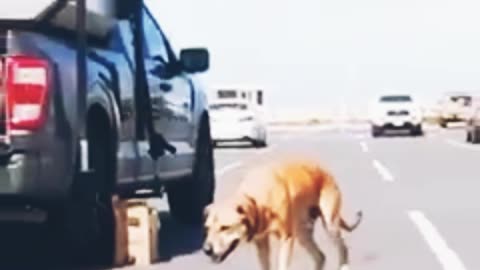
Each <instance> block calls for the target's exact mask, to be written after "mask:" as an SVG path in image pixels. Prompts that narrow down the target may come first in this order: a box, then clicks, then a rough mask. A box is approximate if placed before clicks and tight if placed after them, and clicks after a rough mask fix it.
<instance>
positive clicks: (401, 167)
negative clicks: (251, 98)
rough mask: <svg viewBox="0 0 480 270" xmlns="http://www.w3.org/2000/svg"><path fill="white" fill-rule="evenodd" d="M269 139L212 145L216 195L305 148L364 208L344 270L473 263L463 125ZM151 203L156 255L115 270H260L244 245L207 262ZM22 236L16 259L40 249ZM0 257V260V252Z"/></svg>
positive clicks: (473, 191)
mask: <svg viewBox="0 0 480 270" xmlns="http://www.w3.org/2000/svg"><path fill="white" fill-rule="evenodd" d="M269 138H270V145H269V147H268V148H264V149H261V150H257V149H253V148H250V147H244V146H241V145H240V146H239V147H221V148H218V149H216V150H215V163H216V174H217V191H216V194H215V195H216V196H215V197H216V200H221V199H223V198H225V197H227V196H229V195H230V194H231V193H232V192H234V190H235V188H236V187H237V185H238V184H239V182H240V181H241V178H242V175H243V174H244V173H245V170H246V169H247V168H249V167H250V166H252V164H258V163H260V162H262V161H264V160H269V159H271V158H274V157H278V156H282V155H289V154H292V153H296V154H306V155H309V156H313V157H315V158H317V159H318V160H320V161H321V162H322V163H323V164H325V165H326V166H327V167H328V168H329V169H330V170H331V171H332V172H333V173H334V174H335V175H336V177H337V179H338V182H339V185H340V188H341V190H342V191H343V194H344V195H343V199H344V207H345V214H344V215H345V218H346V219H347V220H353V219H354V217H355V216H354V213H355V212H356V211H357V210H362V211H363V212H364V218H363V222H362V224H361V225H360V226H359V227H358V229H357V230H356V231H354V232H353V233H351V234H348V235H347V237H346V241H347V243H348V246H349V248H350V255H351V269H358V270H367V269H368V270H385V269H389V270H400V269H401V270H404V269H422V270H467V269H468V270H477V269H480V260H478V259H477V256H478V255H477V248H476V243H478V242H480V241H479V240H480V234H478V233H477V230H478V228H479V227H480V211H479V210H480V197H479V196H477V193H478V190H479V188H480V183H479V182H477V181H478V179H479V176H480V170H479V169H477V168H478V166H476V164H477V163H478V162H479V161H480V145H468V144H466V143H464V138H465V134H464V131H463V130H462V129H449V130H443V129H438V128H429V129H428V130H427V132H426V135H425V136H424V137H408V136H388V137H382V138H377V139H373V138H372V137H370V135H369V132H368V129H367V128H365V127H359V128H354V127H341V128H339V129H335V128H331V129H328V128H325V129H324V128H322V129H304V128H300V129H296V130H276V131H272V133H271V134H270V137H269ZM154 203H156V204H157V206H158V208H159V209H160V218H161V230H160V236H159V238H160V240H159V242H160V254H161V257H162V261H161V262H159V263H157V264H155V265H151V266H148V267H125V268H122V269H127V270H130V269H132V270H133V269H135V270H137V269H148V270H183V269H193V268H196V269H217V270H223V269H228V270H243V269H260V268H259V265H258V262H257V258H256V255H255V251H254V249H253V247H252V246H248V245H244V246H241V247H239V249H238V250H237V251H236V252H234V253H233V254H232V255H231V257H229V258H228V259H227V260H226V261H225V262H224V263H223V264H220V265H213V264H212V263H210V261H209V260H208V258H207V257H206V256H204V255H203V254H202V252H201V251H200V248H201V245H202V230H201V228H192V227H188V226H185V225H181V224H179V223H176V222H175V221H174V220H173V219H171V218H169V215H168V207H167V205H166V203H165V199H160V200H156V201H154ZM2 231H5V232H7V234H8V233H9V232H10V230H2ZM25 238H27V239H30V241H28V245H24V244H23V245H21V246H20V247H18V248H19V250H20V251H22V252H13V254H15V255H16V256H18V260H20V261H21V260H24V259H23V254H25V253H24V252H23V251H24V250H25V249H26V248H29V247H31V248H32V250H37V251H38V249H35V244H41V243H38V241H37V240H33V239H35V238H30V236H28V235H25ZM15 239H16V238H15ZM15 239H12V240H11V241H12V242H11V243H16V241H15ZM315 239H316V240H317V241H318V243H319V244H320V246H321V247H322V249H323V250H325V251H326V254H327V267H326V269H336V268H335V263H336V262H337V258H336V257H337V256H336V253H335V252H334V251H333V249H332V244H331V242H330V241H329V240H328V239H327V238H326V237H325V235H324V233H323V231H322V227H321V225H320V224H317V227H316V235H315ZM2 241H5V238H2ZM6 241H8V240H6ZM43 241H48V240H43ZM7 243H8V242H7ZM9 247H10V246H9ZM52 255H53V256H55V254H52ZM42 256H43V255H42ZM0 258H1V260H2V261H3V259H4V258H5V254H4V253H2V254H1V256H0ZM274 265H275V264H274ZM0 268H2V267H0ZM2 269H3V268H2ZM8 269H12V268H8ZM28 269H34V268H28ZM39 269H44V268H43V267H39ZM300 269H302V270H303V269H313V263H312V261H311V260H310V258H309V257H308V256H307V255H306V253H305V252H304V250H303V249H301V248H300V247H298V246H296V248H295V251H294V256H293V261H292V265H291V270H300Z"/></svg>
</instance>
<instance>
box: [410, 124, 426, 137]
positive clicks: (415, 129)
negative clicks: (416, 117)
mask: <svg viewBox="0 0 480 270" xmlns="http://www.w3.org/2000/svg"><path fill="white" fill-rule="evenodd" d="M410 133H411V135H412V136H423V128H422V125H417V126H414V127H413V128H412V130H411V131H410Z"/></svg>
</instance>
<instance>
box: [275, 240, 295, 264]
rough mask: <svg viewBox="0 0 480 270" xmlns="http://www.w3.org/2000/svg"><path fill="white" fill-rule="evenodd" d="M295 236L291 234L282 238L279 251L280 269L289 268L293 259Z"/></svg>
mask: <svg viewBox="0 0 480 270" xmlns="http://www.w3.org/2000/svg"><path fill="white" fill-rule="evenodd" d="M292 251H293V238H292V237H291V236H290V237H288V238H284V239H281V240H280V249H279V252H278V270H288V268H289V266H290V262H291V260H292Z"/></svg>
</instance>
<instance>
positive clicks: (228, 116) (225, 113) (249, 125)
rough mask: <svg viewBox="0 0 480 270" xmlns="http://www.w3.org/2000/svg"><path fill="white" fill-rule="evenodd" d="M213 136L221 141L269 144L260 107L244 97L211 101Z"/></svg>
mask: <svg viewBox="0 0 480 270" xmlns="http://www.w3.org/2000/svg"><path fill="white" fill-rule="evenodd" d="M210 120H211V124H210V125H211V134H212V135H211V136H212V140H213V142H214V145H217V144H218V143H219V142H235V141H247V142H251V143H252V144H253V145H254V146H255V147H265V146H267V128H266V123H265V121H264V119H263V115H262V113H261V111H260V110H259V108H258V107H257V106H255V104H252V102H248V101H246V100H242V99H234V100H231V99H228V100H221V99H217V100H215V101H211V102H210Z"/></svg>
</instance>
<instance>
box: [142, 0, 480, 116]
mask: <svg viewBox="0 0 480 270" xmlns="http://www.w3.org/2000/svg"><path fill="white" fill-rule="evenodd" d="M146 1H147V2H148V4H149V6H150V8H151V9H152V11H153V12H154V13H155V14H156V16H157V19H158V20H159V21H160V23H161V24H162V26H163V28H164V31H165V32H167V33H168V35H169V36H170V37H171V41H172V43H173V45H174V46H175V47H177V48H180V47H188V46H197V45H204V46H208V48H209V49H210V50H211V54H212V68H211V70H210V72H209V73H208V74H207V75H206V76H205V78H204V80H205V82H206V83H207V85H214V84H221V83H229V84H230V83H237V82H238V83H249V84H254V83H260V84H264V85H268V86H269V87H270V89H267V90H268V91H270V93H269V95H268V98H269V100H268V101H269V102H270V105H271V107H272V108H273V109H277V110H278V109H280V108H282V109H284V108H285V110H287V109H288V108H291V107H294V106H297V105H298V106H300V107H301V108H306V109H313V108H319V111H325V110H327V111H328V110H329V109H331V108H335V109H337V108H338V105H339V104H340V100H342V99H343V100H345V102H346V104H347V105H348V106H349V107H351V108H353V109H355V110H356V109H359V108H362V107H363V106H365V104H366V102H367V100H368V98H370V97H371V96H372V95H373V94H375V93H377V92H381V91H385V90H388V91H389V92H392V91H393V92H403V91H407V92H410V93H413V94H417V95H419V98H422V99H423V100H427V101H429V100H430V101H431V100H432V99H431V98H430V97H433V98H436V97H437V96H438V95H439V94H440V93H442V92H443V91H449V90H470V91H476V90H480V16H479V10H480V2H479V1H478V0H477V1H475V0H402V1H394V0H390V1H387V0H364V1H358V0H331V1H326V0H324V1H322V0H275V1H274V0H241V1H233V0H203V1H200V0H146ZM430 103H431V102H430Z"/></svg>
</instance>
